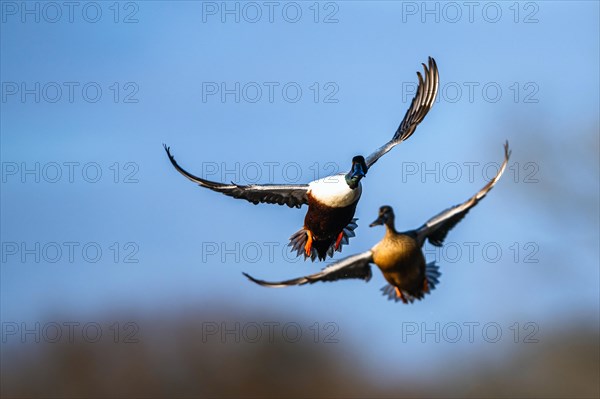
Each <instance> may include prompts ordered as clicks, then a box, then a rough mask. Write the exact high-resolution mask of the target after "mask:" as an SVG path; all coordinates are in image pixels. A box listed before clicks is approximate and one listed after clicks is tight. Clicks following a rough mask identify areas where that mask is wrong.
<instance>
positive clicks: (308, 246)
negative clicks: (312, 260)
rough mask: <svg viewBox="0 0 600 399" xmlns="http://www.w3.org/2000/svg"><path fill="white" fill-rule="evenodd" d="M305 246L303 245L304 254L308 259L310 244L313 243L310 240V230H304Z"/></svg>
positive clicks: (310, 251) (310, 250)
mask: <svg viewBox="0 0 600 399" xmlns="http://www.w3.org/2000/svg"><path fill="white" fill-rule="evenodd" d="M306 236H307V237H306V244H304V253H305V254H306V256H308V257H310V254H311V253H312V242H313V238H312V233H311V232H310V230H306Z"/></svg>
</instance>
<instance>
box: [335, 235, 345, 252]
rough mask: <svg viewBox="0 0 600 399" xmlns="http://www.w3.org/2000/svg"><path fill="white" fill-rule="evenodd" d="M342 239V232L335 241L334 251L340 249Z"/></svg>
mask: <svg viewBox="0 0 600 399" xmlns="http://www.w3.org/2000/svg"><path fill="white" fill-rule="evenodd" d="M342 238H344V232H343V231H342V232H341V233H340V234H339V235H338V238H337V240H335V249H336V250H337V249H338V248H339V247H340V243H341V242H342Z"/></svg>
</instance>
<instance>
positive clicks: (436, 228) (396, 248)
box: [244, 142, 510, 303]
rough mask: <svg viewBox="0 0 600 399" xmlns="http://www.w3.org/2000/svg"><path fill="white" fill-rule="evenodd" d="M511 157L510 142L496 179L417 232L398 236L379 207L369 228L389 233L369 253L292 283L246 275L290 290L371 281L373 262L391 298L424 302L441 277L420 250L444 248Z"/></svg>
mask: <svg viewBox="0 0 600 399" xmlns="http://www.w3.org/2000/svg"><path fill="white" fill-rule="evenodd" d="M509 157H510V151H509V150H508V142H507V143H506V144H505V145H504V162H503V163H502V166H501V167H500V169H499V171H498V174H497V175H496V177H494V179H492V180H491V181H490V182H489V183H488V184H486V185H485V187H483V188H482V189H481V190H480V191H479V192H478V193H477V194H475V195H474V196H473V197H471V198H469V199H468V200H467V201H465V202H464V203H462V204H460V205H456V206H453V207H452V208H449V209H446V210H445V211H443V212H441V213H439V214H438V215H436V216H434V217H433V218H431V219H429V220H428V221H427V223H425V224H424V225H423V226H421V227H419V228H418V229H416V230H410V231H406V232H404V233H398V232H397V231H396V228H395V227H394V211H393V210H392V208H391V207H390V206H382V207H381V208H379V217H378V218H377V220H375V221H374V222H373V223H371V225H370V226H371V227H373V226H376V225H382V224H385V227H386V233H385V236H384V237H383V239H382V240H381V241H380V242H379V243H377V244H376V245H375V246H374V247H373V248H371V249H370V250H369V251H366V252H363V253H360V254H356V255H352V256H349V257H347V258H344V259H341V260H339V261H337V262H335V263H332V264H331V265H330V266H328V267H326V268H324V269H323V270H321V271H320V272H319V273H315V274H311V275H310V276H306V277H300V278H297V279H293V280H286V281H281V282H267V281H263V280H258V279H255V278H254V277H252V276H250V275H248V274H246V273H244V275H245V276H246V277H247V278H249V279H250V280H251V281H253V282H255V283H257V284H260V285H262V286H266V287H289V286H292V285H304V284H312V283H316V282H317V281H335V280H341V279H348V278H358V279H363V280H365V281H369V280H370V279H371V263H374V264H375V265H377V266H378V267H379V269H380V270H381V272H382V273H383V276H384V277H385V279H386V280H387V281H388V283H389V284H387V285H386V286H385V287H383V288H382V289H381V290H382V291H383V294H384V295H386V296H387V297H388V298H389V299H393V300H395V301H399V300H401V301H402V302H404V303H409V302H410V303H412V302H413V301H414V300H415V299H422V298H423V296H424V295H425V294H427V293H429V292H430V291H431V290H432V289H434V288H435V285H436V284H438V283H439V281H438V278H439V277H440V272H439V271H438V267H437V266H436V265H435V264H434V262H431V263H428V264H426V263H425V256H424V255H423V251H422V249H421V248H422V247H423V244H424V243H425V240H429V242H430V243H431V244H432V245H435V246H438V247H440V246H442V244H443V242H444V239H445V238H446V235H447V234H448V232H449V231H450V230H451V229H452V228H453V227H454V226H456V224H457V223H458V222H460V221H461V220H462V218H463V217H464V216H465V215H466V214H467V212H469V210H470V209H471V208H473V207H474V206H475V205H477V203H479V201H481V199H483V198H484V197H485V196H486V194H487V193H488V192H489V191H490V190H491V189H492V187H494V185H495V184H496V182H497V181H498V180H499V179H500V177H501V176H502V174H503V173H504V169H506V164H507V163H508V158H509Z"/></svg>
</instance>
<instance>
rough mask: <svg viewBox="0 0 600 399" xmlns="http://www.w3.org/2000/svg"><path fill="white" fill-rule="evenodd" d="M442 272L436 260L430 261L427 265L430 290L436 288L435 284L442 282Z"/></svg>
mask: <svg viewBox="0 0 600 399" xmlns="http://www.w3.org/2000/svg"><path fill="white" fill-rule="evenodd" d="M441 275H442V273H441V272H440V268H439V266H437V265H436V264H435V262H429V263H428V264H427V266H426V267H425V278H426V279H427V286H428V288H429V290H433V289H435V286H436V285H437V284H439V283H440V276H441Z"/></svg>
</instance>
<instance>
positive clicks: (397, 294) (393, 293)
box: [381, 262, 442, 303]
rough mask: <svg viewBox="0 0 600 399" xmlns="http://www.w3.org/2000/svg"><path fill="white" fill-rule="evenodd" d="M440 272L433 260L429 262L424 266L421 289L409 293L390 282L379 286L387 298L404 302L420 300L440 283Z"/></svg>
mask: <svg viewBox="0 0 600 399" xmlns="http://www.w3.org/2000/svg"><path fill="white" fill-rule="evenodd" d="M441 275H442V273H440V270H439V267H438V266H437V265H436V264H435V262H430V263H428V264H427V266H425V281H424V283H423V290H422V291H420V292H417V293H412V294H411V293H410V292H408V291H406V290H403V289H402V288H399V287H395V286H393V285H391V284H386V285H385V286H383V287H382V288H381V291H382V292H383V295H384V296H386V297H387V298H388V300H391V301H394V302H398V301H402V302H404V303H413V302H414V301H415V300H421V299H423V297H424V296H425V294H428V293H430V292H431V290H433V289H435V286H436V285H437V284H439V283H440V280H439V278H440V276H441Z"/></svg>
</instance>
